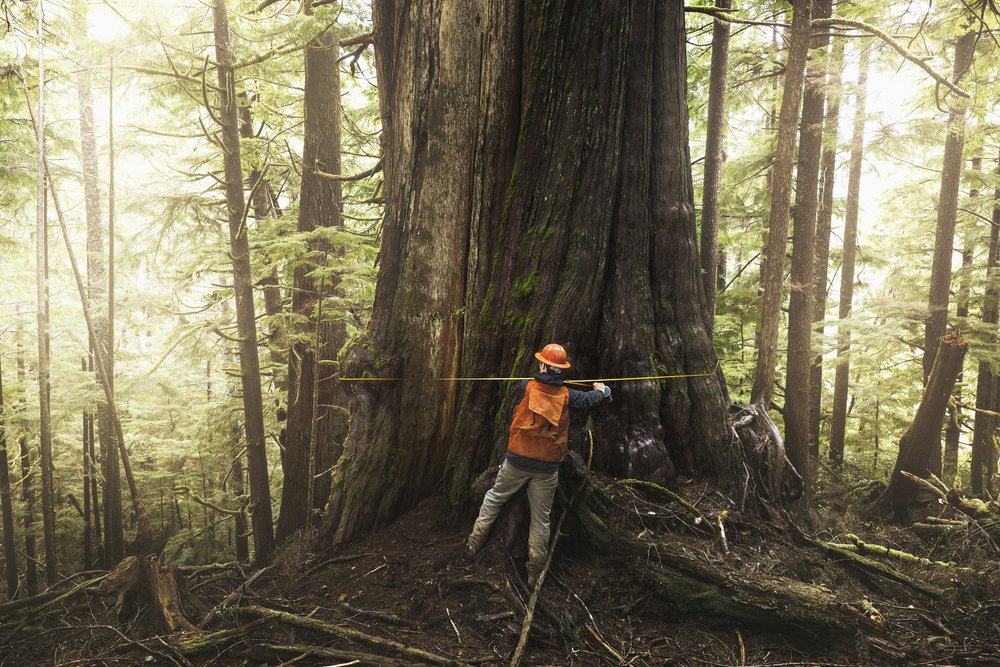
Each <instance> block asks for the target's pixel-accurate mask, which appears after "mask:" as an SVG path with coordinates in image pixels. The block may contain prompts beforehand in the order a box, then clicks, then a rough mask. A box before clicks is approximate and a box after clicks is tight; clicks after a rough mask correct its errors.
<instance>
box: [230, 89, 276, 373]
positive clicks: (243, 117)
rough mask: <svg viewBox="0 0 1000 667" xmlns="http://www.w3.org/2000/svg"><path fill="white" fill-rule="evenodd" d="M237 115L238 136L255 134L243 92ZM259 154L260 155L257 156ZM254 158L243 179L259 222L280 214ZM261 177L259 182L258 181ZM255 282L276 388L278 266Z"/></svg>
mask: <svg viewBox="0 0 1000 667" xmlns="http://www.w3.org/2000/svg"><path fill="white" fill-rule="evenodd" d="M239 100H240V105H239V117H240V137H242V138H243V139H253V138H254V137H255V136H257V134H256V133H255V132H254V129H253V112H252V111H251V110H250V104H251V100H250V99H249V98H248V97H247V95H246V94H245V93H240V94H239ZM260 157H261V158H263V157H264V156H260ZM257 164H258V162H256V161H255V162H254V166H253V168H252V169H251V170H250V176H249V178H248V180H247V183H248V184H249V186H250V191H251V192H252V193H253V199H252V200H251V204H253V214H254V217H255V218H256V219H257V224H258V225H259V224H260V223H261V221H262V220H267V219H268V218H280V217H281V207H280V206H279V204H278V197H277V194H276V193H275V191H274V187H273V186H272V185H271V180H270V179H269V178H267V174H263V173H261V172H260V171H259V170H258V169H257ZM261 179H263V183H261V182H260V181H261ZM257 284H258V285H259V286H260V287H261V288H262V289H263V291H264V314H265V315H267V317H268V320H269V321H270V325H269V326H268V331H267V349H268V353H269V356H270V359H271V364H272V366H273V367H274V384H275V386H276V387H278V388H284V386H285V378H284V377H282V375H281V373H280V368H281V367H282V366H284V365H285V364H287V363H288V358H287V356H288V355H286V354H285V353H284V351H283V350H282V349H281V346H282V342H281V341H280V340H279V339H278V336H279V332H280V331H281V327H280V326H279V324H278V320H279V318H280V317H281V311H282V309H283V308H282V299H281V287H280V285H281V281H280V280H279V278H278V270H277V269H274V270H272V271H271V273H269V274H268V275H266V276H264V277H263V278H261V279H260V280H259V281H258V282H257Z"/></svg>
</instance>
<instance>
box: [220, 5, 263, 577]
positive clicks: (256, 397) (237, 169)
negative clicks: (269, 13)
mask: <svg viewBox="0 0 1000 667" xmlns="http://www.w3.org/2000/svg"><path fill="white" fill-rule="evenodd" d="M212 17H213V19H214V32H215V59H216V61H217V63H218V65H217V69H218V73H219V91H220V92H219V119H220V121H221V125H222V146H223V149H224V151H225V156H224V167H225V181H226V209H227V216H228V219H229V248H230V255H231V258H232V262H233V292H234V294H235V297H236V328H237V333H238V335H239V338H240V380H241V387H242V390H243V416H244V420H245V428H246V437H247V464H248V468H249V474H250V503H251V509H250V516H251V521H252V523H253V540H254V559H255V560H256V561H257V563H263V562H265V561H266V560H267V559H268V558H269V557H270V555H271V552H272V550H273V549H274V527H273V525H272V523H271V490H270V488H269V486H268V470H267V449H266V447H265V443H264V409H263V402H262V401H263V399H262V397H261V388H260V359H259V358H258V354H257V324H256V322H255V320H254V303H253V279H252V277H251V274H250V246H249V241H248V239H247V226H246V220H245V219H244V217H243V213H244V209H245V205H246V204H245V202H246V200H245V199H244V196H243V167H242V165H241V164H240V134H239V117H238V114H237V111H236V85H235V78H234V75H233V56H232V53H231V52H230V49H229V16H228V11H227V9H226V0H214V1H213V3H212Z"/></svg>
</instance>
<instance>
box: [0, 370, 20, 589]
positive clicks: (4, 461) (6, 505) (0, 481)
mask: <svg viewBox="0 0 1000 667" xmlns="http://www.w3.org/2000/svg"><path fill="white" fill-rule="evenodd" d="M0 513H2V514H3V547H4V549H3V553H4V573H5V574H6V579H7V597H8V598H9V599H11V600H13V599H14V598H15V597H17V589H18V586H17V544H16V542H15V540H16V537H15V536H14V504H13V498H12V497H11V493H10V461H9V457H8V456H7V414H6V412H5V411H4V398H3V369H2V367H0Z"/></svg>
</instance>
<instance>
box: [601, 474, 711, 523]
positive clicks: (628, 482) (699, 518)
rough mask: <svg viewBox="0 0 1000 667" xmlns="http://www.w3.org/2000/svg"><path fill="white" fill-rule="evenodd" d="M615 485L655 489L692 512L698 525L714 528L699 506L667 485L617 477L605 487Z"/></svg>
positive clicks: (608, 487)
mask: <svg viewBox="0 0 1000 667" xmlns="http://www.w3.org/2000/svg"><path fill="white" fill-rule="evenodd" d="M615 486H631V487H636V488H640V489H648V490H650V491H654V492H656V493H658V494H660V495H661V496H665V497H667V498H669V499H671V500H673V501H676V502H677V503H678V504H680V505H681V506H683V507H684V508H685V509H687V511H688V512H690V513H691V514H692V515H693V516H694V517H695V519H696V524H697V525H699V526H705V527H707V528H708V529H709V530H712V528H713V524H712V522H711V521H709V520H708V519H707V518H705V515H704V514H702V513H701V511H700V510H699V509H698V508H697V507H695V506H694V505H692V504H691V503H689V502H688V501H687V500H685V499H684V498H682V497H681V496H680V495H678V494H676V493H674V492H673V491H671V490H670V489H668V488H666V487H665V486H661V485H659V484H656V483H655V482H647V481H646V480H643V479H616V480H615V481H613V482H611V483H610V484H608V485H607V486H606V487H605V488H606V489H610V488H612V487H615Z"/></svg>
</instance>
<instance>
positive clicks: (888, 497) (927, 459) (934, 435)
mask: <svg viewBox="0 0 1000 667" xmlns="http://www.w3.org/2000/svg"><path fill="white" fill-rule="evenodd" d="M967 349H968V346H967V345H966V343H965V341H964V340H963V339H962V337H961V334H959V333H958V332H955V331H952V332H949V333H948V334H947V335H946V336H945V337H944V338H942V340H941V343H940V349H939V350H938V353H937V355H935V361H934V368H933V369H932V372H931V375H930V377H929V378H928V382H927V386H926V387H925V388H924V395H923V398H921V399H920V405H919V406H918V407H917V414H916V415H915V416H914V417H913V423H911V424H910V426H909V428H907V429H906V432H905V433H904V434H903V437H902V438H900V440H899V455H898V456H897V457H896V466H895V468H893V471H892V477H891V478H890V480H889V486H888V487H886V489H885V491H884V492H883V493H882V496H881V497H880V498H879V499H878V501H876V506H877V507H878V508H879V509H880V510H882V511H889V510H891V511H892V512H893V514H895V515H896V516H897V517H902V516H904V515H905V514H906V512H907V510H908V509H909V507H910V505H912V503H913V501H914V499H915V497H916V492H917V485H916V484H915V483H914V482H912V481H910V480H909V479H907V478H906V477H905V476H904V475H903V474H902V472H903V471H904V470H905V471H906V472H909V473H912V474H914V475H917V476H920V477H927V476H928V475H929V474H930V473H933V472H934V470H933V469H932V467H931V461H932V459H933V456H934V454H935V453H938V454H940V448H941V426H942V424H943V422H944V415H945V410H946V409H947V407H948V398H949V397H950V396H951V392H952V389H954V387H955V380H956V378H958V373H959V371H960V370H961V369H962V361H963V360H964V359H965V352H966V350H967ZM938 461H939V462H940V459H938Z"/></svg>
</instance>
